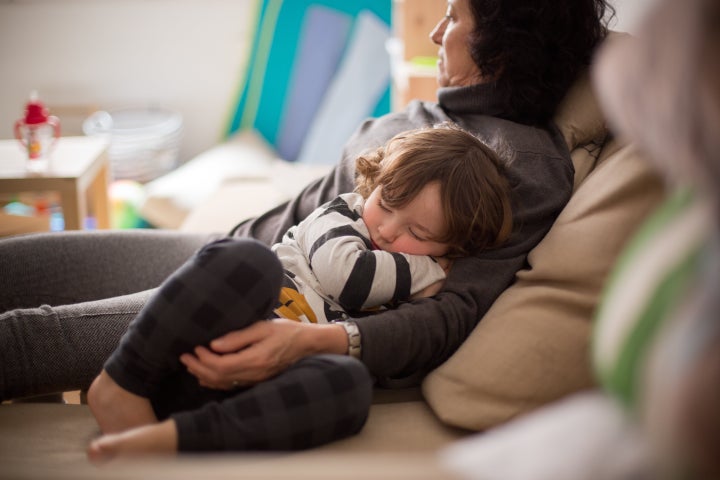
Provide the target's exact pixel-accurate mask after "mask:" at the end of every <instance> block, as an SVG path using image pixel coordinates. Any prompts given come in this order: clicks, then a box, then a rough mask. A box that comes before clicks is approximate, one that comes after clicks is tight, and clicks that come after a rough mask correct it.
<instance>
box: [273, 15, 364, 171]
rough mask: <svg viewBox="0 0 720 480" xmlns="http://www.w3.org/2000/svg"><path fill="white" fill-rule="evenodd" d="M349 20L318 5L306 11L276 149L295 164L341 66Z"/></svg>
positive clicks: (349, 18)
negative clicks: (324, 97)
mask: <svg viewBox="0 0 720 480" xmlns="http://www.w3.org/2000/svg"><path fill="white" fill-rule="evenodd" d="M352 21H353V19H352V17H350V16H349V15H346V14H344V13H341V12H338V11H337V10H333V9H329V8H326V7H320V6H311V7H309V8H308V10H307V13H306V15H305V21H304V22H303V27H302V32H303V33H302V35H301V38H300V45H299V47H298V49H297V53H296V54H297V56H296V59H295V68H294V69H293V70H294V71H293V74H292V78H291V81H290V92H289V93H288V95H287V102H286V107H285V111H284V113H283V116H282V118H281V126H280V133H279V135H278V139H277V142H276V148H277V151H278V153H279V154H280V157H281V158H284V159H285V160H289V161H294V160H295V159H296V158H297V156H298V152H299V151H300V147H302V144H303V141H304V139H305V135H306V134H307V131H308V129H309V128H310V125H311V124H312V122H313V117H314V116H315V113H316V112H317V110H318V108H320V104H321V102H322V99H323V96H324V95H325V92H326V90H327V89H328V86H329V85H330V83H331V81H332V79H333V76H334V75H335V71H336V70H337V68H338V65H339V64H340V60H341V58H342V54H343V52H344V50H345V44H346V43H347V39H348V36H349V33H350V28H351V26H352Z"/></svg>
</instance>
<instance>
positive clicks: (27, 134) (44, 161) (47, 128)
mask: <svg viewBox="0 0 720 480" xmlns="http://www.w3.org/2000/svg"><path fill="white" fill-rule="evenodd" d="M59 137H60V120H58V118H57V117H55V116H53V115H48V110H47V108H45V105H43V103H42V102H41V101H40V100H39V99H38V95H37V92H32V93H31V94H30V100H29V101H28V103H27V105H26V106H25V118H21V119H20V120H18V121H17V122H15V138H17V139H18V141H19V142H20V143H21V144H22V145H23V147H24V148H25V150H26V151H27V154H28V162H27V169H28V170H29V171H31V172H36V173H37V172H43V171H45V170H47V167H48V159H49V155H50V151H51V150H52V148H53V146H54V145H55V142H56V141H57V139H58V138H59Z"/></svg>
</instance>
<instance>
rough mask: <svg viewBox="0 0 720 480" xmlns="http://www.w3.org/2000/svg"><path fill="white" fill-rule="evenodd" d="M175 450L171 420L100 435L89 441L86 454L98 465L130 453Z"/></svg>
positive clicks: (175, 432) (175, 442) (175, 430)
mask: <svg viewBox="0 0 720 480" xmlns="http://www.w3.org/2000/svg"><path fill="white" fill-rule="evenodd" d="M176 451H177V429H176V427H175V422H174V421H173V420H166V421H164V422H161V423H154V424H152V425H143V426H142V427H136V428H131V429H130V430H126V431H124V432H121V433H112V434H109V435H102V436H101V437H99V438H97V439H95V440H93V441H92V442H90V445H88V448H87V456H88V460H90V462H92V463H94V464H96V465H99V464H103V463H107V462H108V461H110V460H112V459H114V458H119V457H127V456H132V455H135V456H137V455H150V454H162V453H174V452H176Z"/></svg>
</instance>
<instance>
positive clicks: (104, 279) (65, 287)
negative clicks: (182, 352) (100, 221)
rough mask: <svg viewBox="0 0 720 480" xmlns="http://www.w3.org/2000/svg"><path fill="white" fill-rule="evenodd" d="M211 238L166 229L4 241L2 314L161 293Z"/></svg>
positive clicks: (0, 286) (60, 234) (1, 250)
mask: <svg viewBox="0 0 720 480" xmlns="http://www.w3.org/2000/svg"><path fill="white" fill-rule="evenodd" d="M210 239H211V236H210V235H207V234H190V233H181V232H170V231H162V230H122V231H119V230H106V231H100V230H99V231H91V232H86V231H73V232H57V233H45V234H35V235H22V236H17V237H9V238H6V239H2V240H0V272H1V273H2V275H0V313H2V312H7V311H9V310H13V309H18V308H35V307H39V306H40V305H44V304H48V305H53V306H57V305H68V304H73V303H81V302H88V301H92V300H100V299H103V298H110V297H116V296H120V295H127V294H130V293H135V292H140V291H143V290H149V289H151V288H155V287H157V286H158V285H160V283H161V282H162V281H163V280H165V278H167V276H168V275H170V274H171V273H172V272H174V271H175V270H176V269H177V268H178V267H179V266H180V265H182V264H183V262H184V261H185V260H187V259H188V258H190V256H191V255H192V254H193V252H195V251H197V249H198V248H200V247H201V246H202V245H203V244H205V243H207V242H208V241H209V240H210Z"/></svg>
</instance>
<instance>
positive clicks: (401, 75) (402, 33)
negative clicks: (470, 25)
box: [389, 0, 446, 110]
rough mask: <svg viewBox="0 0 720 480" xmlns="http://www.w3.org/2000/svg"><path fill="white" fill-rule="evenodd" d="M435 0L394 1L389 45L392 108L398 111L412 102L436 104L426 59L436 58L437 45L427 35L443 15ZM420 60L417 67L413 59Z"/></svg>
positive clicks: (431, 69) (442, 5) (433, 69)
mask: <svg viewBox="0 0 720 480" xmlns="http://www.w3.org/2000/svg"><path fill="white" fill-rule="evenodd" d="M445 9H446V4H445V2H442V1H439V0H394V2H393V33H394V37H395V38H394V41H393V42H392V43H391V45H390V47H389V48H390V54H391V57H392V61H393V68H392V70H393V109H394V110H400V109H402V108H404V107H405V105H407V104H408V102H410V101H411V100H413V99H419V100H427V101H432V102H436V101H437V88H438V85H437V79H436V76H437V67H435V66H434V65H432V64H430V65H428V64H427V63H428V62H427V59H428V58H434V57H436V56H437V50H438V46H437V45H435V44H434V43H433V42H432V40H430V32H431V31H432V29H433V28H434V27H435V25H436V24H437V22H438V21H439V20H440V19H441V18H442V17H443V15H444V14H445ZM420 58H421V59H423V62H422V65H418V62H417V61H416V60H417V59H420Z"/></svg>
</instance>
